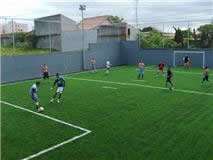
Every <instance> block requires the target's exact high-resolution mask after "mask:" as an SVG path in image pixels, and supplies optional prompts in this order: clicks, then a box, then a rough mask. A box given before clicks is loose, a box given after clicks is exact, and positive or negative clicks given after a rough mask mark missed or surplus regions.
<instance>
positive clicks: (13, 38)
mask: <svg viewBox="0 0 213 160" xmlns="http://www.w3.org/2000/svg"><path fill="white" fill-rule="evenodd" d="M12 41H13V42H12V43H13V54H15V35H14V21H13V19H12Z"/></svg>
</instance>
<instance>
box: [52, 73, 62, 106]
mask: <svg viewBox="0 0 213 160" xmlns="http://www.w3.org/2000/svg"><path fill="white" fill-rule="evenodd" d="M55 85H57V90H56V92H55V94H54V95H53V97H52V99H51V100H50V102H53V101H54V100H55V98H57V102H58V103H59V102H60V99H61V96H62V93H63V91H64V87H65V80H64V78H63V77H62V76H59V73H57V74H56V80H55V82H54V84H53V87H54V86H55ZM53 87H52V89H53Z"/></svg>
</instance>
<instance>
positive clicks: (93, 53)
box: [85, 41, 124, 69]
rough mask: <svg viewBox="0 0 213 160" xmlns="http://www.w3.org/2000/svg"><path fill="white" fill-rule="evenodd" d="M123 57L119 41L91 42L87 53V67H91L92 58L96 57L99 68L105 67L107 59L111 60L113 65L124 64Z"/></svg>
mask: <svg viewBox="0 0 213 160" xmlns="http://www.w3.org/2000/svg"><path fill="white" fill-rule="evenodd" d="M121 57H122V56H121V52H120V42H119V41H114V42H108V43H96V44H90V47H89V49H88V50H87V51H86V54H85V67H86V69H90V68H91V66H90V64H89V62H90V60H91V59H92V58H95V59H96V67H97V68H103V67H105V64H106V61H107V60H109V61H110V62H111V64H112V66H118V65H122V64H124V62H123V61H122V58H121Z"/></svg>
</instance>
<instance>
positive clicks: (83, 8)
mask: <svg viewBox="0 0 213 160" xmlns="http://www.w3.org/2000/svg"><path fill="white" fill-rule="evenodd" d="M79 10H80V11H81V36H82V69H83V70H84V69H85V63H84V61H85V55H84V54H85V53H84V11H85V10H86V5H80V7H79Z"/></svg>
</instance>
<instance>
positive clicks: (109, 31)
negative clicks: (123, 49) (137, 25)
mask: <svg viewBox="0 0 213 160" xmlns="http://www.w3.org/2000/svg"><path fill="white" fill-rule="evenodd" d="M112 17H113V16H111V15H104V16H96V17H89V18H85V19H84V20H83V22H82V21H81V22H80V23H79V28H82V25H83V28H84V30H94V29H95V30H97V36H98V37H97V41H98V42H103V41H111V40H129V39H130V37H131V38H132V37H133V36H130V34H131V31H130V30H132V27H130V25H128V24H127V23H125V22H120V23H114V22H113V21H112V20H111V18H112ZM82 23H83V24H82ZM136 38H137V36H136V37H135V38H132V39H131V40H136Z"/></svg>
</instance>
